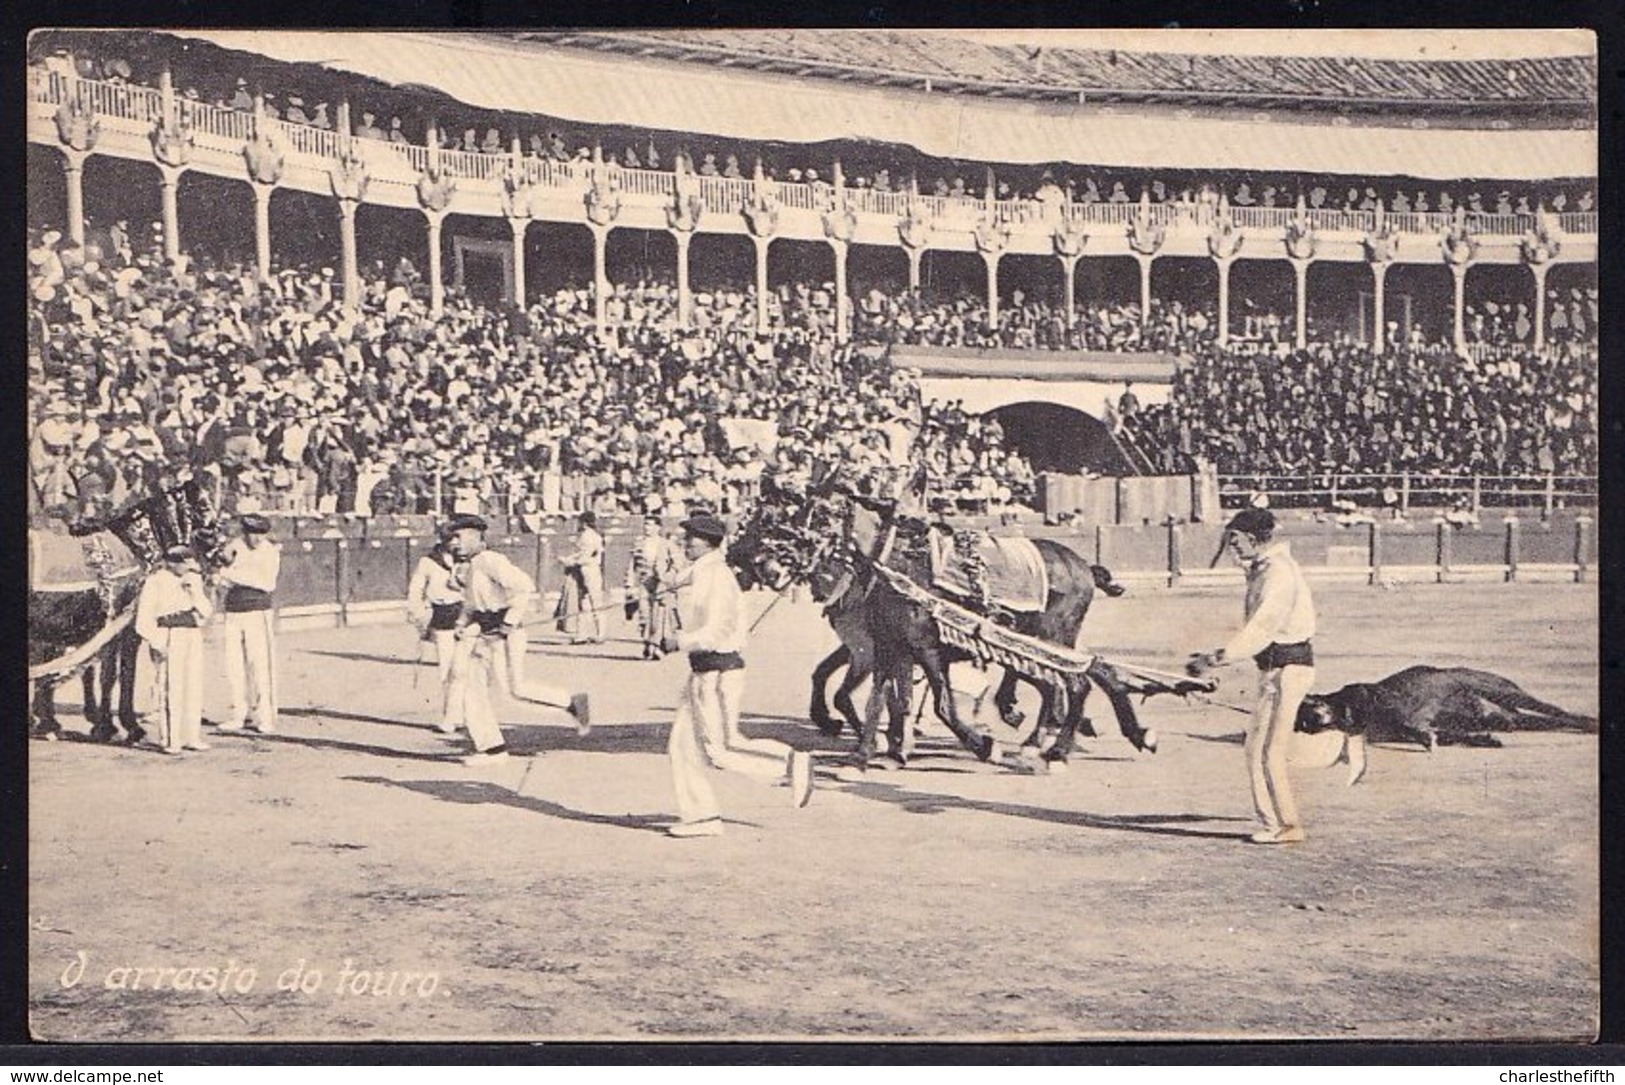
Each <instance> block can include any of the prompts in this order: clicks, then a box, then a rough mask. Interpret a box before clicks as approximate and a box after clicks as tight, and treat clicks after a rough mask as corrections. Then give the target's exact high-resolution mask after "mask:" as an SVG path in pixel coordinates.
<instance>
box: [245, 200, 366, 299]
mask: <svg viewBox="0 0 1625 1085" xmlns="http://www.w3.org/2000/svg"><path fill="white" fill-rule="evenodd" d="M275 191H276V186H275V185H262V184H255V185H254V268H255V270H256V271H258V272H259V276H260V279H261V280H265V279H269V278H270V277H271V194H272V193H274V192H275ZM341 210H342V205H341ZM352 228H353V226H352ZM346 289H348V287H346Z"/></svg>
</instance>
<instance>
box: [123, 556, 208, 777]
mask: <svg viewBox="0 0 1625 1085" xmlns="http://www.w3.org/2000/svg"><path fill="white" fill-rule="evenodd" d="M213 613H214V604H213V603H211V602H210V601H209V593H208V592H207V591H205V590H204V587H203V578H202V576H201V575H199V573H198V570H197V563H196V561H195V560H194V559H193V557H192V551H191V549H190V548H188V547H185V546H172V547H170V548H169V549H168V550H166V551H164V567H163V568H162V569H159V570H157V571H155V572H154V573H152V574H151V575H150V576H148V577H147V579H146V581H145V582H144V583H143V584H142V585H141V595H140V596H139V597H138V598H137V600H136V604H135V631H136V633H137V634H138V635H139V636H140V637H141V639H142V640H144V641H146V642H147V650H148V652H149V653H150V654H151V657H152V662H153V665H154V667H155V669H156V676H155V680H154V684H155V687H156V690H157V694H158V700H159V711H160V713H161V714H162V716H163V735H164V752H165V753H172V754H173V753H180V752H181V751H182V750H207V749H208V748H209V746H208V744H207V743H205V742H204V741H203V726H202V724H203V623H204V622H206V621H208V620H209V616H210V615H212V614H213Z"/></svg>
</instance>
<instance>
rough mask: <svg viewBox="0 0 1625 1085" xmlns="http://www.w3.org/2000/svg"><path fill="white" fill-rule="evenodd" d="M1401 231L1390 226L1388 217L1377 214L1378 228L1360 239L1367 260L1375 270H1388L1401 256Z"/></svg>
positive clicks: (1379, 212) (1380, 213)
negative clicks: (1397, 257) (1395, 259)
mask: <svg viewBox="0 0 1625 1085" xmlns="http://www.w3.org/2000/svg"><path fill="white" fill-rule="evenodd" d="M1399 237H1400V235H1399V231H1398V230H1395V229H1394V228H1393V227H1392V226H1390V225H1389V224H1388V219H1387V217H1386V216H1385V215H1384V214H1383V213H1382V212H1381V211H1378V212H1377V228H1376V229H1374V230H1371V231H1368V232H1367V233H1366V235H1365V236H1364V237H1362V238H1361V239H1360V245H1361V246H1362V247H1363V248H1364V249H1365V259H1366V262H1367V263H1368V264H1370V265H1371V266H1372V267H1373V268H1379V267H1380V268H1386V267H1387V266H1388V265H1389V264H1391V263H1393V262H1394V258H1395V257H1396V256H1398V255H1399Z"/></svg>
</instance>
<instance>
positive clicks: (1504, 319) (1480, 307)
mask: <svg viewBox="0 0 1625 1085" xmlns="http://www.w3.org/2000/svg"><path fill="white" fill-rule="evenodd" d="M1532 290H1533V288H1532V287H1531V286H1530V275H1529V271H1528V269H1526V268H1524V267H1522V266H1520V265H1518V264H1477V265H1474V266H1473V267H1471V268H1469V269H1468V271H1467V281H1466V283H1465V284H1464V287H1463V294H1464V295H1465V299H1466V300H1465V308H1464V310H1463V317H1462V323H1463V326H1464V328H1465V330H1466V332H1467V342H1468V343H1480V342H1483V343H1504V342H1508V341H1510V340H1513V339H1519V340H1523V341H1525V342H1527V341H1529V340H1530V339H1532V338H1533V336H1534V311H1533V310H1532V309H1531V308H1530V306H1531V305H1532V304H1534V294H1533V292H1532ZM1520 327H1521V328H1522V334H1520V333H1519V328H1520Z"/></svg>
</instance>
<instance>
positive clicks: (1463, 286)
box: [1450, 263, 1467, 354]
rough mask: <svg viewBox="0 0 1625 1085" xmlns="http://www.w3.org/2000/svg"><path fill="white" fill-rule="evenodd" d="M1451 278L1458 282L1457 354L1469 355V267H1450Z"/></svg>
mask: <svg viewBox="0 0 1625 1085" xmlns="http://www.w3.org/2000/svg"><path fill="white" fill-rule="evenodd" d="M1450 276H1451V278H1453V279H1455V281H1456V317H1455V323H1454V329H1455V333H1454V334H1455V343H1456V353H1458V354H1465V353H1467V316H1466V309H1467V265H1466V264H1465V263H1461V264H1456V263H1452V264H1451V265H1450Z"/></svg>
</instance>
